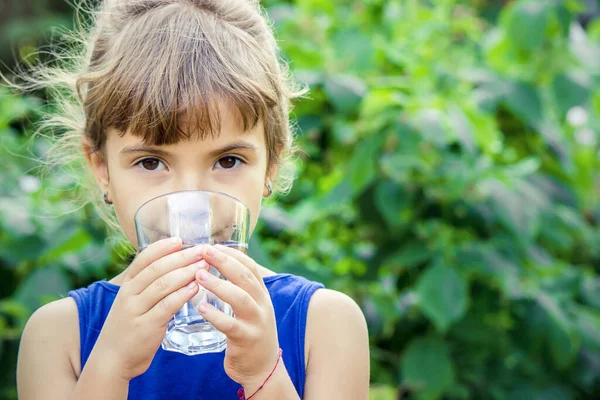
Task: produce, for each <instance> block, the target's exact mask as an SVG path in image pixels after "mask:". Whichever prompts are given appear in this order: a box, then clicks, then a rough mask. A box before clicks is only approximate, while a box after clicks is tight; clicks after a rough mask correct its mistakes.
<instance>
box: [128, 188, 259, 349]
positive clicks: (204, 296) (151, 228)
mask: <svg viewBox="0 0 600 400" xmlns="http://www.w3.org/2000/svg"><path fill="white" fill-rule="evenodd" d="M134 219H135V229H136V233H137V241H138V248H139V251H142V250H143V249H145V248H146V247H148V246H149V245H150V244H152V243H154V242H156V241H158V240H161V239H165V238H168V237H180V238H181V239H182V241H183V248H184V249H185V248H188V247H193V246H196V245H200V244H221V245H225V246H229V247H233V248H235V249H237V250H240V251H242V252H244V253H247V249H248V235H249V227H250V211H249V210H248V207H246V205H245V204H244V203H243V202H241V201H240V200H238V199H236V198H235V197H232V196H229V195H227V194H224V193H218V192H210V191H181V192H173V193H168V194H165V195H162V196H159V197H155V198H153V199H152V200H149V201H148V202H146V203H144V204H143V205H142V206H141V207H140V208H139V209H138V211H137V212H136V214H135V218H134ZM210 272H211V273H212V274H213V275H215V276H218V277H219V278H221V279H225V278H224V277H223V276H221V274H220V273H219V271H217V270H216V269H215V268H214V267H213V266H211V267H210ZM201 303H210V304H211V305H213V306H214V307H216V308H217V309H218V310H221V311H223V312H224V313H225V314H227V315H231V316H234V314H233V310H232V309H231V306H230V305H229V304H227V303H225V302H224V301H222V300H221V299H219V298H218V297H216V296H215V295H214V294H213V293H211V292H210V291H208V290H206V289H204V288H203V287H201V286H200V290H199V292H198V294H196V295H195V296H194V297H193V298H192V299H191V300H190V301H188V302H187V303H186V304H185V305H184V306H183V307H182V308H181V309H180V310H179V311H178V312H177V314H175V316H174V317H173V319H172V320H171V321H170V322H169V324H168V325H167V333H166V335H165V338H164V340H163V342H162V344H161V346H162V348H163V349H165V350H169V351H176V352H179V353H183V354H187V355H195V354H203V353H216V352H220V351H223V350H224V349H225V348H226V346H227V338H226V336H225V335H224V334H223V333H221V332H219V331H218V330H217V329H216V328H215V327H214V326H213V325H212V324H210V323H209V322H208V321H206V320H205V319H204V318H203V317H202V315H201V314H200V313H199V312H198V306H199V305H200V304H201Z"/></svg>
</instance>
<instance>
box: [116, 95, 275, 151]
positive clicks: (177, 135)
mask: <svg viewBox="0 0 600 400" xmlns="http://www.w3.org/2000/svg"><path fill="white" fill-rule="evenodd" d="M213 104H214V105H213V106H212V107H211V109H210V115H206V112H207V110H201V111H200V112H185V113H182V114H181V115H180V116H179V118H178V123H177V126H176V127H173V128H172V129H169V130H166V131H164V132H163V134H162V135H156V131H155V130H148V131H145V130H138V131H132V130H129V129H128V130H125V131H122V130H119V129H116V128H110V129H108V132H107V142H109V141H110V142H113V143H116V142H118V143H123V144H124V145H129V144H131V143H143V144H145V145H153V146H168V145H175V144H179V143H182V142H184V143H185V142H200V143H211V142H214V143H220V142H224V141H225V142H226V141H231V140H236V139H239V138H241V137H244V138H245V139H249V140H252V141H256V142H257V143H259V142H260V143H261V144H262V145H263V146H264V142H265V137H264V136H265V129H264V123H263V120H262V118H257V119H256V121H255V122H253V123H251V124H249V123H248V121H247V120H246V119H245V118H244V116H243V115H242V113H241V112H240V110H239V109H238V108H237V107H236V106H235V105H234V104H233V103H231V102H227V101H224V100H219V101H215V102H214V103H213Z"/></svg>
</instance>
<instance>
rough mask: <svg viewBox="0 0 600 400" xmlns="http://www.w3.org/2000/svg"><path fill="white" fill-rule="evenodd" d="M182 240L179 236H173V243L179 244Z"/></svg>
mask: <svg viewBox="0 0 600 400" xmlns="http://www.w3.org/2000/svg"><path fill="white" fill-rule="evenodd" d="M180 241H181V238H178V237H172V238H171V243H173V244H178V243H179V242H180Z"/></svg>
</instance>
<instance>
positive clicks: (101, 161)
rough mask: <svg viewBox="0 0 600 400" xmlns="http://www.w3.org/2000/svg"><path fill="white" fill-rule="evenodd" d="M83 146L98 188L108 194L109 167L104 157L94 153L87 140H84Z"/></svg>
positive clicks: (96, 152)
mask: <svg viewBox="0 0 600 400" xmlns="http://www.w3.org/2000/svg"><path fill="white" fill-rule="evenodd" d="M81 146H82V147H83V153H84V154H85V158H86V160H87V162H88V164H89V166H90V168H91V169H92V173H93V174H94V178H96V183H97V184H98V187H99V188H100V190H101V191H102V192H106V191H107V190H108V185H109V183H110V178H109V175H108V165H107V164H106V160H105V158H104V156H103V155H102V154H100V152H98V151H94V150H93V147H92V145H91V144H90V143H89V141H88V140H87V139H83V140H82V142H81Z"/></svg>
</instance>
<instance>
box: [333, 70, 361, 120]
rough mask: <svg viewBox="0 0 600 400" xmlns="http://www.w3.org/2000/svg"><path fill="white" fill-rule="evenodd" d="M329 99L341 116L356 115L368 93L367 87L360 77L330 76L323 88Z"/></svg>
mask: <svg viewBox="0 0 600 400" xmlns="http://www.w3.org/2000/svg"><path fill="white" fill-rule="evenodd" d="M323 88H324V90H325V93H326V94H327V97H329V100H330V101H331V103H332V104H333V106H334V107H335V108H336V110H337V111H338V112H340V113H341V114H346V115H348V114H354V113H355V112H357V111H358V107H359V105H360V102H361V100H362V99H363V97H364V96H365V94H366V93H367V86H366V85H365V83H364V82H363V81H362V80H361V79H360V78H358V77H355V76H351V75H338V76H330V77H327V78H326V79H325V84H324V86H323Z"/></svg>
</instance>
